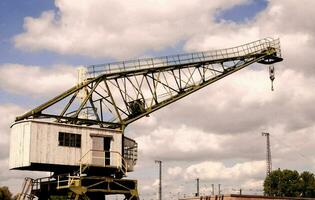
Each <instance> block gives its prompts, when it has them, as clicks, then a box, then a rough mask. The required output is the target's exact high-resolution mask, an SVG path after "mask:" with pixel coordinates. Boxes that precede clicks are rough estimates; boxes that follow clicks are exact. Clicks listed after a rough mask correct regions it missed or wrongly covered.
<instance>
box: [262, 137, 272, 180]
mask: <svg viewBox="0 0 315 200" xmlns="http://www.w3.org/2000/svg"><path fill="white" fill-rule="evenodd" d="M261 135H262V136H266V145H267V146H266V147H267V151H266V176H268V175H269V174H270V172H271V171H272V163H271V149H270V139H269V136H270V134H269V133H265V132H263V133H262V134H261Z"/></svg>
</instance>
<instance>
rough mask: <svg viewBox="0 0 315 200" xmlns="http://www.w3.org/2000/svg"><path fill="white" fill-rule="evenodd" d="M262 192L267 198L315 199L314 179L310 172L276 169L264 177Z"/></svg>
mask: <svg viewBox="0 0 315 200" xmlns="http://www.w3.org/2000/svg"><path fill="white" fill-rule="evenodd" d="M264 192H265V194H266V195H268V196H286V197H315V177H314V174H312V173H310V172H303V173H301V174H299V173H298V172H297V171H295V170H294V171H292V170H288V169H284V170H282V171H281V170H280V169H278V170H275V171H272V172H271V173H270V174H269V175H268V176H267V177H266V179H265V181H264Z"/></svg>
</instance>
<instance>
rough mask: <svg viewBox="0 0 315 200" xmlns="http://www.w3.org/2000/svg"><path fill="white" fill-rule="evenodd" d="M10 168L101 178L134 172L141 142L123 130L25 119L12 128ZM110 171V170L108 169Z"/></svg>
mask: <svg viewBox="0 0 315 200" xmlns="http://www.w3.org/2000/svg"><path fill="white" fill-rule="evenodd" d="M10 141H11V142H10V161H9V165H10V169H19V170H34V171H50V172H55V173H57V174H58V173H70V172H74V171H78V169H79V168H82V167H87V166H88V168H89V169H93V170H90V171H91V172H93V173H94V174H98V175H107V176H108V175H115V176H118V175H120V176H121V175H125V174H126V173H127V172H130V171H133V167H134V165H135V164H136V160H137V143H136V142H135V141H134V140H132V139H130V138H127V137H125V136H124V135H123V134H122V131H120V130H113V129H106V128H98V127H89V126H79V125H69V124H62V123H54V122H46V121H39V120H23V121H20V122H16V123H14V124H13V125H12V126H11V139H10ZM105 168H106V170H104V169H105Z"/></svg>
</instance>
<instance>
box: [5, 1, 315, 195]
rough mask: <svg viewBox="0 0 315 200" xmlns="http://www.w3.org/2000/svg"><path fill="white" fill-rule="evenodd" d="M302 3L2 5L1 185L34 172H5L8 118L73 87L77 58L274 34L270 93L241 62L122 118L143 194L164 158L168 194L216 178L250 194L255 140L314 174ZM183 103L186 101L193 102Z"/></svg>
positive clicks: (310, 65)
mask: <svg viewBox="0 0 315 200" xmlns="http://www.w3.org/2000/svg"><path fill="white" fill-rule="evenodd" d="M314 7H315V1H312V0H300V1H295V0H286V1H283V0H269V1H266V0H221V1H215V0H194V1H191V0H142V1H141V0H129V1H124V0H89V1H84V0H55V1H42V0H28V1H18V0H2V1H1V2H0V114H1V116H2V117H1V119H0V137H1V140H0V185H8V186H9V187H10V188H11V190H12V191H14V192H17V191H18V190H19V189H20V187H21V184H22V180H23V177H25V176H32V177H36V176H40V175H41V174H39V173H34V172H16V171H9V169H8V149H9V131H10V128H9V127H10V124H11V123H12V122H13V120H14V117H15V116H16V115H19V114H21V113H23V112H25V111H27V110H29V109H31V108H33V107H35V106H36V105H38V104H40V103H42V102H44V101H46V100H48V99H50V98H52V97H53V96H56V95H57V94H58V93H60V92H62V91H64V90H66V89H67V88H69V87H71V86H72V85H74V84H75V83H76V68H77V67H78V66H80V65H88V64H98V63H106V62H110V61H117V60H122V59H130V58H137V57H148V56H160V55H168V54H177V53H185V52H193V51H200V50H209V49H217V48H224V47H232V46H235V45H240V44H243V43H247V42H250V41H254V40H257V39H260V38H265V37H274V38H278V37H279V38H280V40H281V45H282V55H283V58H284V61H283V62H281V63H278V64H276V66H275V68H276V79H275V91H274V92H271V91H270V81H269V76H268V68H267V66H262V65H258V64H255V65H252V66H250V67H248V68H247V69H244V70H241V71H240V72H237V73H236V74H233V75H231V76H229V77H227V78H225V79H223V80H220V81H219V82H217V83H215V84H213V85H210V86H209V87H207V88H205V89H203V90H201V91H198V92H197V93H195V94H192V95H190V96H188V97H186V98H185V99H183V100H181V101H179V102H177V103H174V104H172V105H170V106H168V107H166V108H164V109H162V110H160V111H157V112H156V113H154V114H152V115H151V117H150V118H144V119H141V120H139V121H137V122H135V123H134V124H132V125H130V126H129V127H128V128H127V130H126V134H127V136H130V137H133V138H135V139H136V140H137V142H138V143H139V162H138V165H137V168H136V171H135V172H133V173H130V175H129V177H130V178H136V179H138V180H139V190H140V195H141V197H142V199H155V198H156V197H157V183H158V182H157V178H158V166H157V165H156V164H155V163H154V160H156V159H159V160H162V161H163V191H164V196H165V197H167V198H168V199H171V198H177V197H178V196H181V197H182V196H184V195H192V194H193V193H194V192H195V179H196V178H200V182H201V183H200V185H201V193H205V194H209V192H210V187H211V184H216V185H217V184H219V183H220V184H221V185H222V186H221V188H222V190H223V192H224V193H231V192H236V191H235V190H238V189H239V188H242V189H243V191H244V193H261V190H262V181H263V179H264V176H265V138H263V137H262V136H261V132H263V131H264V132H266V131H267V132H270V134H271V145H272V159H273V168H274V169H277V168H289V169H296V170H299V171H303V170H309V171H312V172H314V170H315V167H314V166H315V156H314V154H313V150H314V146H315V124H314V123H313V122H314V119H315V106H314V102H315V93H314V86H315V66H314V61H313V59H312V58H313V56H314V55H315V50H314V49H315V38H314V35H315V24H314V21H315V13H314V11H313V8H314ZM192 102H193V103H192Z"/></svg>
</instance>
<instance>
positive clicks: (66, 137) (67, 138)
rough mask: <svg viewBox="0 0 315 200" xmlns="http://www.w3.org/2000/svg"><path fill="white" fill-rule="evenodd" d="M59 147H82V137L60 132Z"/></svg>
mask: <svg viewBox="0 0 315 200" xmlns="http://www.w3.org/2000/svg"><path fill="white" fill-rule="evenodd" d="M58 141H59V146H65V147H78V148H80V147H81V135H80V134H74V133H65V132H59V136H58Z"/></svg>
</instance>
